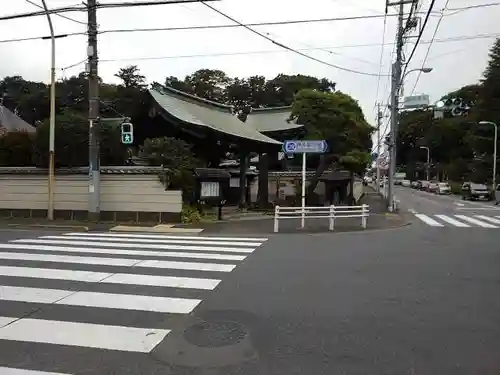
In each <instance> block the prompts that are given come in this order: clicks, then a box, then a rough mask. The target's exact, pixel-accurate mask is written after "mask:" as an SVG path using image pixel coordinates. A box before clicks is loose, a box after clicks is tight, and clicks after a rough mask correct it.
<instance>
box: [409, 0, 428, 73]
mask: <svg viewBox="0 0 500 375" xmlns="http://www.w3.org/2000/svg"><path fill="white" fill-rule="evenodd" d="M435 3H436V0H431V4H430V5H429V9H428V11H427V15H426V16H425V19H424V23H423V24H422V28H421V29H420V32H419V33H418V36H417V41H416V42H415V44H414V45H413V49H412V51H411V53H410V57H408V60H406V61H405V68H404V70H403V74H402V75H401V77H402V78H404V76H405V74H406V71H407V69H408V65H409V64H410V61H411V59H412V58H413V55H415V51H416V50H417V48H418V44H419V42H420V39H421V38H422V34H423V33H424V30H425V27H426V26H427V23H428V22H429V18H430V14H431V12H432V9H433V8H434V4H435Z"/></svg>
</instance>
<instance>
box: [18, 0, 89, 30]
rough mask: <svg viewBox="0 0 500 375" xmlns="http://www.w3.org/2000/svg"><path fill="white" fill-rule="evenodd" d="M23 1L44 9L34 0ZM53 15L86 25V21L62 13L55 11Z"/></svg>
mask: <svg viewBox="0 0 500 375" xmlns="http://www.w3.org/2000/svg"><path fill="white" fill-rule="evenodd" d="M25 1H26V2H27V3H29V4H31V5H33V6H36V7H37V8H40V9H44V8H43V6H41V5H39V4H37V3H35V2H33V1H31V0H25ZM44 11H45V10H44ZM55 15H56V16H58V17H61V18H64V19H66V20H68V21H73V22H76V23H79V24H81V25H87V23H86V22H82V21H78V20H75V19H74V18H71V17H68V16H65V15H63V14H59V13H56V14H55Z"/></svg>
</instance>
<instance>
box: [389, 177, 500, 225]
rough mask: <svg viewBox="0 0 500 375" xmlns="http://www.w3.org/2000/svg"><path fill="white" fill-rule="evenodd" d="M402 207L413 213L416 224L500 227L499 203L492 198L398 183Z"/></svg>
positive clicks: (397, 192)
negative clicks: (474, 198)
mask: <svg viewBox="0 0 500 375" xmlns="http://www.w3.org/2000/svg"><path fill="white" fill-rule="evenodd" d="M395 195H396V197H397V199H398V200H399V201H400V205H401V209H402V210H403V211H404V212H409V213H410V214H411V215H413V218H414V221H415V224H416V225H426V226H430V227H434V228H449V227H454V228H461V229H463V228H477V227H479V228H485V229H499V228H500V206H495V205H494V203H493V202H485V201H468V200H467V201H464V200H462V199H461V197H459V196H455V195H436V194H433V193H427V192H425V191H420V190H415V189H411V188H408V187H400V186H398V187H396V189H395Z"/></svg>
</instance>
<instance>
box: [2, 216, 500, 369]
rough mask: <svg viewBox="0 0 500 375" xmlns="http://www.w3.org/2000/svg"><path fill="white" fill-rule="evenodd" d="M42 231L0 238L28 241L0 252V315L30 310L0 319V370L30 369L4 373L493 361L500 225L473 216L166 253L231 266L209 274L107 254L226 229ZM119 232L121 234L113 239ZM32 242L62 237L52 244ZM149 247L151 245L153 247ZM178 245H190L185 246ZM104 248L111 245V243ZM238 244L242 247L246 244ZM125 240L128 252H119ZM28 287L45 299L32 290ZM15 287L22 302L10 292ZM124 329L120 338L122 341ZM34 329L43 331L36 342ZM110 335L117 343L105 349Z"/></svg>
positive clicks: (497, 335)
mask: <svg viewBox="0 0 500 375" xmlns="http://www.w3.org/2000/svg"><path fill="white" fill-rule="evenodd" d="M450 233H451V232H450ZM486 233H487V235H485V234H486ZM44 235H46V234H44V233H35V232H33V233H31V232H26V233H25V236H26V241H17V242H8V241H10V240H11V238H10V237H7V238H5V237H4V236H5V233H4V232H2V233H0V244H3V246H4V247H7V246H9V244H10V245H12V244H14V245H21V246H23V245H31V247H29V249H28V248H26V249H24V250H23V249H22V248H20V247H17V248H16V247H12V248H10V249H9V248H4V249H1V250H0V252H1V253H0V271H1V272H3V273H2V274H3V276H0V298H2V301H0V302H1V303H0V317H6V316H7V317H15V318H23V317H24V318H27V319H31V321H28V323H29V324H26V322H27V321H26V320H24V319H20V320H18V321H17V323H18V325H17V326H16V323H11V324H10V326H11V328H8V329H9V331H6V330H5V327H4V328H0V373H1V374H2V375H7V374H8V375H11V374H15V375H18V374H19V375H32V373H28V372H12V373H9V372H7V370H5V369H2V368H1V367H2V366H4V367H8V368H11V369H12V368H18V369H30V370H38V371H45V372H56V373H63V374H74V375H83V374H86V375H88V374H93V375H101V374H106V375H107V374H126V375H127V374H134V375H137V374H141V375H143V374H144V375H147V374H154V375H156V374H163V375H165V374H176V375H271V374H273V375H274V374H290V375H302V374H303V375H311V374H315V375H322V374H325V375H327V374H328V375H331V374H349V375H350V374H355V375H357V374H374V375H377V374H381V375H382V374H384V375H392V374H394V375H396V374H398V375H400V374H443V375H447V374H450V375H451V374H453V375H461V374H464V375H465V374H467V375H470V374H487V375H489V374H498V373H500V356H499V355H498V353H499V352H500V293H498V286H499V285H500V276H499V273H498V264H499V263H500V247H499V246H498V244H499V243H500V231H492V230H487V229H482V228H470V229H469V230H468V231H460V230H455V231H454V232H453V235H452V236H443V235H442V231H439V230H428V228H427V227H425V226H419V225H412V226H409V227H404V228H400V229H393V230H386V231H371V232H369V231H366V232H356V233H336V234H314V235H305V234H286V235H277V236H269V238H268V240H267V241H264V240H262V239H261V240H253V242H260V243H261V244H260V245H258V246H257V245H249V244H247V245H241V246H239V249H240V252H236V251H229V250H228V248H230V247H238V246H235V245H234V242H237V241H242V242H247V243H248V242H252V241H251V240H249V239H241V238H240V239H226V240H225V241H226V244H225V245H217V246H221V247H220V248H219V249H218V250H217V249H213V251H205V252H204V253H209V252H210V254H212V255H215V254H219V256H220V255H224V254H225V255H233V256H234V255H237V254H239V255H240V256H245V259H241V260H240V261H236V260H235V259H233V260H222V259H218V260H210V261H208V260H204V259H198V260H196V259H192V258H191V259H176V258H171V259H170V258H169V259H168V260H175V261H178V260H179V261H180V260H182V261H186V262H203V263H207V262H212V263H217V264H219V265H223V264H226V265H227V264H235V265H236V267H235V268H234V269H233V270H232V271H230V272H221V269H218V270H217V271H215V270H212V271H211V272H207V271H205V272H204V273H205V275H203V272H202V271H200V269H198V270H179V269H177V270H174V269H172V268H170V269H160V268H158V267H157V268H154V269H153V268H151V269H150V268H147V267H146V268H141V269H139V268H138V267H137V264H136V266H133V267H126V266H125V265H121V266H118V265H115V264H113V262H112V261H111V260H109V258H115V259H118V258H119V259H122V260H123V259H131V258H139V259H143V260H146V259H149V260H151V259H152V258H154V259H161V260H167V259H166V258H165V257H164V256H160V255H158V254H157V255H156V256H155V257H153V256H152V255H145V253H143V254H142V255H139V254H138V253H137V251H141V252H147V251H157V252H158V251H162V252H164V253H165V254H167V253H168V252H172V251H177V252H180V251H183V252H184V253H190V254H191V255H192V254H200V252H201V250H199V249H198V250H195V248H196V247H197V246H207V245H206V244H202V243H201V242H200V241H219V242H222V240H215V239H212V240H205V239H201V238H199V237H198V239H190V240H187V241H189V243H190V244H189V245H187V244H177V245H175V246H177V247H178V249H177V250H173V249H172V248H166V247H165V244H168V243H170V245H172V242H168V241H171V240H172V239H166V238H165V239H162V240H160V242H155V245H153V243H152V242H149V243H147V242H145V241H143V240H142V241H141V239H140V238H138V237H135V238H134V237H129V238H124V237H122V238H117V237H114V238H113V237H110V239H109V241H107V243H106V244H99V242H106V241H104V240H102V237H101V238H97V239H96V238H88V237H85V238H83V239H80V240H78V239H77V240H70V241H79V243H78V244H74V245H73V244H68V243H66V244H61V243H59V242H57V241H65V242H68V239H66V240H61V239H57V238H54V237H50V238H40V237H41V236H44ZM16 236H17V237H18V238H19V235H16ZM55 236H59V235H57V234H56V235H55ZM91 236H94V235H91ZM103 236H104V237H107V236H108V234H103ZM21 237H22V236H21ZM69 237H75V236H69ZM19 239H21V240H22V239H23V238H19ZM39 240H41V242H40V241H39ZM126 240H130V241H129V242H127V241H126ZM37 241H38V242H37ZM49 243H50V244H49ZM114 243H116V244H117V245H112V244H114ZM160 243H161V244H160ZM228 243H230V244H231V245H229V244H228ZM5 244H7V245H5ZM92 244H93V245H92ZM41 246H52V247H55V248H57V247H59V250H56V249H52V250H49V249H48V248H45V249H42V247H41ZM151 246H155V247H154V249H155V250H153V249H152V248H151ZM161 246H163V247H165V248H163V249H161V248H160V247H161ZM182 246H185V248H184V249H180V247H182ZM187 246H191V250H187ZM63 247H64V249H63ZM224 248H225V249H226V250H223V249H224ZM79 249H80V250H79ZM82 249H86V250H85V251H84V250H82ZM103 249H104V250H103ZM110 249H114V250H115V251H118V252H120V253H119V254H120V255H119V254H118V253H113V254H109V253H110ZM241 249H246V251H247V252H245V253H241ZM62 250H64V251H62ZM76 251H80V254H79V255H82V256H85V257H86V258H85V260H83V259H78V260H75V261H77V262H79V263H64V262H62V261H63V260H64V261H65V262H68V261H69V260H70V258H64V259H62V258H61V259H60V260H59V262H57V261H56V262H49V261H48V259H45V260H40V259H39V260H38V261H34V260H26V259H25V260H23V261H21V260H19V259H18V260H13V259H7V258H8V257H7V256H6V255H5V254H3V253H6V252H7V253H14V254H28V253H30V254H33V253H35V254H47V255H50V254H53V255H54V254H55V255H69V256H72V255H76V254H75V252H76ZM88 251H92V252H88ZM104 251H105V252H106V253H104ZM125 251H135V252H136V253H134V255H133V256H132V255H124V252H125ZM2 254H3V255H2ZM104 254H106V255H104ZM165 254H164V255H165ZM171 255H172V254H171ZM104 256H106V258H108V260H107V264H105V265H103V264H100V265H96V264H92V265H90V264H89V261H90V257H93V262H94V263H95V262H96V259H95V258H97V257H104ZM176 256H179V254H177V255H176ZM85 262H86V263H85ZM149 265H150V266H152V265H153V264H149ZM156 265H157V266H158V264H156ZM13 266H17V267H26V268H30V269H34V270H37V269H40V268H41V267H44V268H45V269H47V268H48V269H59V270H66V271H69V273H66V274H65V275H70V276H65V278H66V279H59V280H55V279H51V278H50V277H48V276H47V274H44V275H43V276H44V277H42V276H41V275H40V274H36V275H35V277H31V278H30V277H26V276H27V275H26V274H24V275H18V276H15V275H13V274H11V275H10V276H6V268H5V267H13ZM77 270H80V271H87V272H90V271H92V272H104V273H106V272H108V273H112V275H111V276H108V277H110V278H111V280H110V279H109V278H108V279H107V281H113V280H112V279H113V277H115V276H116V275H117V274H118V273H121V274H134V275H136V276H135V281H133V283H135V284H136V285H131V284H124V283H120V282H119V281H120V280H119V279H115V280H114V282H106V281H104V282H99V283H97V284H96V283H93V284H92V283H90V282H88V280H87V281H83V280H78V281H77V280H71V278H74V276H75V273H74V272H75V271H77ZM47 272H48V271H47ZM208 273H209V275H208V276H207V275H206V274H208ZM200 274H201V275H200ZM144 275H150V276H165V275H171V276H177V277H186V278H197V279H198V282H203V283H204V284H202V285H205V286H207V285H208V284H206V283H207V282H208V281H207V280H206V279H207V278H209V277H210V278H213V279H219V280H221V282H220V283H219V284H218V285H217V286H216V287H215V288H214V289H213V290H209V289H210V288H209V289H205V290H200V289H195V288H191V289H190V288H185V287H184V288H183V287H180V286H181V285H177V287H173V286H172V285H170V286H164V287H159V286H158V285H155V286H153V285H145V284H146V282H145V281H144V280H145V279H144ZM22 276H23V277H22ZM32 276H33V275H32ZM87 276H88V275H87ZM60 277H61V278H63V276H60ZM122 280H123V278H122ZM200 280H201V281H200ZM163 282H165V280H163ZM137 284H139V285H137ZM141 284H142V285H141ZM5 286H17V287H22V288H27V287H36V288H44V289H59V290H65V291H68V290H69V291H71V292H72V293H74V292H80V293H81V292H100V293H108V294H113V295H117V294H125V293H127V294H128V295H141V296H146V295H147V296H157V297H178V298H186V299H200V300H202V302H201V303H199V304H198V305H197V306H195V307H194V308H193V309H192V311H191V312H188V311H187V310H189V308H186V306H184V308H185V310H186V309H187V310H186V311H184V313H180V312H179V311H177V313H173V312H172V311H171V312H165V311H158V310H162V309H165V307H167V308H169V309H172V308H177V309H179V308H180V307H179V306H181V305H179V304H178V303H173V302H172V301H171V303H170V304H167V305H165V304H161V303H159V302H158V301H157V303H156V304H154V303H153V302H152V301H151V300H148V301H147V302H144V303H142V304H138V305H136V306H135V307H134V308H135V309H136V310H127V309H124V308H123V307H126V305H127V300H121V302H120V303H121V306H122V308H121V309H119V308H109V306H108V308H103V306H102V305H104V304H106V303H108V304H111V303H114V302H116V300H115V299H112V298H110V299H108V300H107V301H103V300H102V299H97V298H95V296H94V297H91V296H87V297H86V298H83V297H82V294H80V295H78V294H77V293H76V294H73V295H72V298H70V301H67V303H66V304H64V303H63V304H60V303H57V302H49V301H48V300H47V301H45V303H40V302H39V303H34V302H27V300H29V299H30V298H34V297H33V295H34V294H30V293H27V291H26V290H18V294H13V293H12V291H11V293H10V294H9V293H7V294H5V289H2V288H5ZM184 286H186V285H184ZM2 291H3V292H4V293H3V294H2ZM7 291H8V290H7ZM9 295H10V297H9ZM6 296H7V297H6ZM15 296H17V297H15ZM37 296H38V297H37V298H41V297H40V294H37ZM15 298H17V299H18V300H19V301H17V302H16V301H14V299H15ZM113 298H114V297H113ZM71 299H72V301H71ZM23 300H24V302H22V301H23ZM63 301H64V297H63ZM92 305H93V306H92ZM146 306H147V307H149V308H150V310H155V307H156V311H145V310H147V308H146ZM128 307H129V308H130V306H128ZM0 319H2V318H0ZM23 320H24V322H23ZM38 320H47V321H56V322H58V323H56V324H55V325H53V326H52V330H50V329H48V326H47V325H46V323H44V324H43V325H40V322H39V321H38ZM70 321H71V322H77V323H78V324H82V323H86V324H96V323H99V324H101V326H99V327H97V328H96V327H95V326H90V325H89V326H80V325H79V326H78V327H79V328H81V327H86V329H87V330H88V329H89V328H92V329H93V330H90V331H87V332H85V331H82V330H79V329H76V331H75V327H70V328H68V327H67V326H65V325H64V324H60V323H61V322H70ZM4 323H5V320H4ZM19 323H21V324H19ZM23 324H24V326H23ZM1 325H2V324H1V321H0V326H1ZM110 325H115V326H119V327H125V328H129V327H136V328H139V329H141V330H145V331H144V332H142V331H141V332H139V333H145V335H143V336H141V335H137V334H136V333H134V332H132V331H126V330H115V331H113V330H112V329H111V328H109V326H110ZM7 327H9V326H7ZM12 327H13V328H12ZM28 328H31V330H28ZM147 329H149V330H151V331H150V332H147ZM164 329H170V330H171V332H169V333H168V334H167V335H166V336H165V337H164V339H160V340H158V337H157V336H156V335H158V334H159V333H161V332H160V330H164ZM75 332H76V333H79V334H75ZM146 332H147V333H146ZM127 335H128V340H123V339H124V338H126V337H127ZM16 338H17V339H16ZM35 339H36V340H38V342H34V340H35ZM97 339H99V340H97ZM50 341H52V343H50ZM54 341H57V342H54ZM68 341H73V345H63V344H62V343H64V342H68ZM75 343H77V344H79V345H75ZM156 343H157V345H156V346H155V344H156ZM141 345H143V347H142V349H143V350H142V352H141V351H140V349H141ZM106 347H107V348H106ZM112 347H114V349H110V348H112ZM125 349H128V350H129V351H125ZM43 374H44V373H42V374H38V373H36V375H43ZM33 375H35V373H33Z"/></svg>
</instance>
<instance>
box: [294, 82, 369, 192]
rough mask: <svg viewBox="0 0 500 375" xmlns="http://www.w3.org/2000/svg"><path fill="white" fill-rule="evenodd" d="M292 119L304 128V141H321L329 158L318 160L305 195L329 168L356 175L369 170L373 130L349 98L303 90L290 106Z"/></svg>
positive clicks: (336, 93)
mask: <svg viewBox="0 0 500 375" xmlns="http://www.w3.org/2000/svg"><path fill="white" fill-rule="evenodd" d="M292 117H293V118H296V119H297V120H298V123H300V124H303V125H304V127H305V129H306V131H307V138H309V139H324V140H326V141H327V142H328V145H329V148H330V150H329V152H328V154H326V155H323V156H321V157H320V160H319V163H318V168H317V170H316V174H315V177H314V178H313V180H312V181H311V184H310V185H309V187H308V195H310V194H311V193H312V192H313V191H314V189H315V188H316V185H317V183H318V180H319V177H321V175H322V174H323V172H324V171H325V170H326V169H328V168H331V167H333V168H335V167H337V166H339V165H342V166H344V167H346V168H349V169H350V170H351V171H352V172H359V171H360V170H363V169H364V168H366V167H367V166H368V165H367V164H366V163H367V161H368V160H369V152H370V150H371V147H372V140H371V134H372V132H373V131H374V128H372V127H371V126H370V125H369V124H368V123H367V122H366V120H365V117H364V115H363V111H362V110H361V108H360V106H359V104H358V103H357V101H355V100H354V99H353V98H352V97H350V96H349V95H347V94H344V93H342V92H339V91H337V92H319V91H316V90H310V89H309V90H302V91H300V92H299V93H298V94H297V96H296V98H295V101H294V103H293V106H292ZM353 151H355V152H353ZM367 155H368V156H367Z"/></svg>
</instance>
